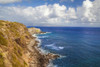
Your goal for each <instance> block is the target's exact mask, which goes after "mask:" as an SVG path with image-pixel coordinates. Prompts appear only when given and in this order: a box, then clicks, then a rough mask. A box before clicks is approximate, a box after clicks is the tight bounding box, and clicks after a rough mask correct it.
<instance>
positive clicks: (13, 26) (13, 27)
mask: <svg viewBox="0 0 100 67" xmlns="http://www.w3.org/2000/svg"><path fill="white" fill-rule="evenodd" d="M9 26H10V27H9V30H10V31H11V32H13V33H14V34H15V35H16V36H19V33H18V26H17V24H16V23H9Z"/></svg>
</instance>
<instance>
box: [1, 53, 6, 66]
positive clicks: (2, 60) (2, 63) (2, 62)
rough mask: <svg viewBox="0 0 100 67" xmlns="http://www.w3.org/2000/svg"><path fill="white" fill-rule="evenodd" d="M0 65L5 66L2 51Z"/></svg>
mask: <svg viewBox="0 0 100 67" xmlns="http://www.w3.org/2000/svg"><path fill="white" fill-rule="evenodd" d="M0 67H5V65H4V58H3V55H2V53H0Z"/></svg>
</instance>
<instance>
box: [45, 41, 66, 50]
mask: <svg viewBox="0 0 100 67" xmlns="http://www.w3.org/2000/svg"><path fill="white" fill-rule="evenodd" d="M45 46H46V47H50V48H51V49H54V50H62V49H64V47H62V46H55V44H54V43H53V44H49V45H45Z"/></svg>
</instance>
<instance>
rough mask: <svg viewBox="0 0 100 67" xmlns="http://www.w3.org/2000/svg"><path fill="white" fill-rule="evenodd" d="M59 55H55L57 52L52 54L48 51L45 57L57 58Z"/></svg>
mask: <svg viewBox="0 0 100 67" xmlns="http://www.w3.org/2000/svg"><path fill="white" fill-rule="evenodd" d="M59 57H60V56H59V55H57V54H53V53H48V54H47V58H48V59H51V60H54V59H57V58H59Z"/></svg>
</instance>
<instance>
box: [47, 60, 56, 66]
mask: <svg viewBox="0 0 100 67" xmlns="http://www.w3.org/2000/svg"><path fill="white" fill-rule="evenodd" d="M47 67H58V66H57V65H54V64H53V63H52V61H50V63H49V65H48V66H47Z"/></svg>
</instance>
